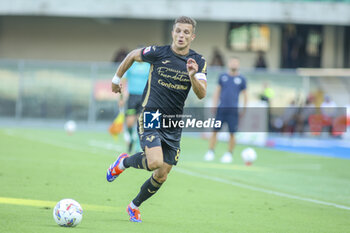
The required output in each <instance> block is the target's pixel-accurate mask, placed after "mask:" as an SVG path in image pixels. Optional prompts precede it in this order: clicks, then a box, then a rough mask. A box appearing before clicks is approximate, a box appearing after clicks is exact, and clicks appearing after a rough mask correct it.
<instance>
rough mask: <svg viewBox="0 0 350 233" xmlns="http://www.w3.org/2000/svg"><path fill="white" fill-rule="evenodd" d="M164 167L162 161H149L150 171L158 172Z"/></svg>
mask: <svg viewBox="0 0 350 233" xmlns="http://www.w3.org/2000/svg"><path fill="white" fill-rule="evenodd" d="M162 165H163V161H161V160H152V161H151V160H149V161H147V166H148V168H149V170H151V171H153V170H156V169H158V168H160V167H161V166H162Z"/></svg>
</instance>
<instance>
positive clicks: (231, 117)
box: [214, 108, 239, 133]
mask: <svg viewBox="0 0 350 233" xmlns="http://www.w3.org/2000/svg"><path fill="white" fill-rule="evenodd" d="M238 118H239V116H238V108H218V109H217V112H216V119H215V120H220V121H221V127H222V125H223V124H224V123H226V124H227V125H228V130H229V132H230V133H235V132H237V130H238ZM221 127H216V128H215V129H214V131H219V130H220V129H221Z"/></svg>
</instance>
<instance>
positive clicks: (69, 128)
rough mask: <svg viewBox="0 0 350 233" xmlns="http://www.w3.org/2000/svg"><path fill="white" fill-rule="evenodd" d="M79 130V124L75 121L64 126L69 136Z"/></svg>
mask: <svg viewBox="0 0 350 233" xmlns="http://www.w3.org/2000/svg"><path fill="white" fill-rule="evenodd" d="M76 129H77V124H76V123H75V121H67V122H66V123H65V124H64V130H65V131H66V132H67V133H68V134H73V133H74V132H75V130H76Z"/></svg>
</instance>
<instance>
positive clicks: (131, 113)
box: [119, 62, 150, 153]
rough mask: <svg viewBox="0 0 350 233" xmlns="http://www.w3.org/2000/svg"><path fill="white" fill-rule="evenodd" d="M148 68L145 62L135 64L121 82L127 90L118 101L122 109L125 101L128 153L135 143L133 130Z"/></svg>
mask: <svg viewBox="0 0 350 233" xmlns="http://www.w3.org/2000/svg"><path fill="white" fill-rule="evenodd" d="M149 68H150V65H149V63H147V62H135V63H134V64H132V66H131V67H130V68H129V69H128V71H127V72H126V73H125V79H123V81H124V82H122V85H123V86H124V87H126V86H127V88H123V90H122V93H123V98H122V99H120V100H119V107H120V108H123V107H124V104H125V102H126V101H127V109H126V112H125V116H126V119H125V121H126V127H127V132H126V135H127V137H126V138H127V139H126V141H127V144H128V153H130V152H131V151H132V149H133V145H134V142H135V138H134V133H133V129H134V125H135V123H136V118H137V117H138V116H139V114H140V113H141V111H142V93H143V90H144V89H145V85H146V83H147V79H148V72H149Z"/></svg>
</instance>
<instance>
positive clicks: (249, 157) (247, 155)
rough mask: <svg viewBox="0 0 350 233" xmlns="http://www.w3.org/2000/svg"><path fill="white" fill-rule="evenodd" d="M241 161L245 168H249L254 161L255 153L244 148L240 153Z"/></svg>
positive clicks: (249, 148) (250, 149)
mask: <svg viewBox="0 0 350 233" xmlns="http://www.w3.org/2000/svg"><path fill="white" fill-rule="evenodd" d="M241 156H242V159H243V161H244V162H245V164H246V165H247V166H250V165H251V164H252V163H253V162H254V161H255V160H256V157H257V155H256V152H255V150H254V149H253V148H251V147H248V148H245V149H244V150H243V151H242V153H241Z"/></svg>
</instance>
